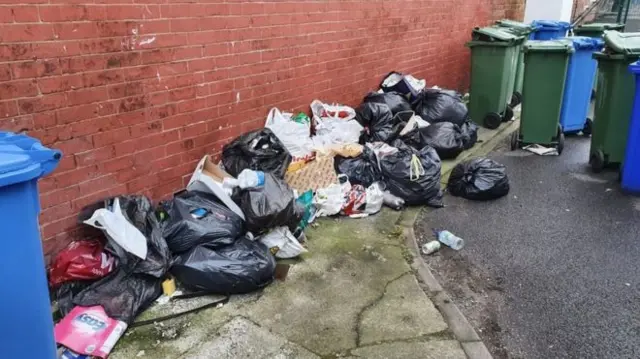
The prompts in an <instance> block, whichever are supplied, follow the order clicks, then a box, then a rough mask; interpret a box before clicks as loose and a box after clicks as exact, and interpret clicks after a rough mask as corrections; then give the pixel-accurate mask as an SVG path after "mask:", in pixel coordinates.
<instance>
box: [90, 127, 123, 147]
mask: <svg viewBox="0 0 640 359" xmlns="http://www.w3.org/2000/svg"><path fill="white" fill-rule="evenodd" d="M130 138H131V131H130V130H129V128H127V127H126V128H119V129H117V130H113V131H106V132H100V133H96V134H95V135H93V145H94V146H96V147H101V146H106V145H110V144H112V143H116V142H120V141H126V140H128V139H130Z"/></svg>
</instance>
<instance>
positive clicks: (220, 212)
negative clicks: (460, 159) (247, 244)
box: [162, 191, 244, 253]
mask: <svg viewBox="0 0 640 359" xmlns="http://www.w3.org/2000/svg"><path fill="white" fill-rule="evenodd" d="M162 207H163V209H164V210H165V211H166V213H167V216H168V217H167V219H166V221H165V222H164V231H163V234H164V237H165V239H166V241H167V245H168V246H169V249H170V250H171V252H173V253H182V252H185V251H188V250H190V249H191V248H193V247H195V246H196V245H198V244H201V243H207V244H208V245H209V246H210V247H215V246H225V245H229V244H231V243H233V241H234V240H235V239H236V238H237V237H239V236H241V235H242V234H244V223H243V221H242V219H241V218H240V217H239V216H238V215H237V214H235V213H234V212H233V211H232V210H230V209H229V208H227V207H226V206H224V205H223V204H222V203H220V202H219V201H218V200H217V199H216V197H215V196H214V195H212V194H209V193H204V192H196V191H193V192H182V193H180V194H179V195H177V196H176V197H174V198H173V199H172V200H169V201H166V202H163V203H162Z"/></svg>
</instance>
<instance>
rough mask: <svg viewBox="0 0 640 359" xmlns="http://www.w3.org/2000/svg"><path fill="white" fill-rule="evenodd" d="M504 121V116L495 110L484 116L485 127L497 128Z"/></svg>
mask: <svg viewBox="0 0 640 359" xmlns="http://www.w3.org/2000/svg"><path fill="white" fill-rule="evenodd" d="M501 123H502V116H500V115H498V114H497V113H495V112H489V113H488V114H487V115H486V116H484V127H486V128H488V129H490V130H495V129H496V128H498V127H500V124H501Z"/></svg>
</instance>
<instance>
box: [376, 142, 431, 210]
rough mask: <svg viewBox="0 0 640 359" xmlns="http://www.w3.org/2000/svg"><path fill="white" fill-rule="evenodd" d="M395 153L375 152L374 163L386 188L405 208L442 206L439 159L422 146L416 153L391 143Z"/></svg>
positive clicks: (401, 144)
mask: <svg viewBox="0 0 640 359" xmlns="http://www.w3.org/2000/svg"><path fill="white" fill-rule="evenodd" d="M392 146H393V147H395V148H396V149H397V151H384V152H382V151H379V153H380V154H379V155H378V161H379V163H380V169H381V170H382V175H383V177H384V182H385V183H386V185H387V189H388V190H389V191H390V192H391V193H392V194H393V195H395V196H398V197H400V198H402V199H403V200H404V201H405V203H406V204H407V205H428V206H432V207H442V206H443V203H442V191H441V190H440V168H441V162H440V157H438V154H437V153H436V151H435V150H434V149H433V148H431V147H429V146H425V147H424V148H422V149H421V150H417V149H415V148H412V147H410V146H408V145H406V144H405V143H404V142H402V141H400V140H396V141H394V142H393V143H392Z"/></svg>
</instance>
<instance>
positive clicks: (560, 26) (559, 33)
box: [531, 20, 571, 40]
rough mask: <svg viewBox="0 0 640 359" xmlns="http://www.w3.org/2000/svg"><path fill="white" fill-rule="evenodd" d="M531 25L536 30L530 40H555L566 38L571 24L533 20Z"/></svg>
mask: <svg viewBox="0 0 640 359" xmlns="http://www.w3.org/2000/svg"><path fill="white" fill-rule="evenodd" d="M531 25H532V26H533V27H535V28H536V31H535V32H534V33H533V39H532V40H555V39H559V38H561V37H565V36H567V31H569V29H570V28H571V24H569V23H568V22H565V21H555V20H534V21H533V22H531Z"/></svg>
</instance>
